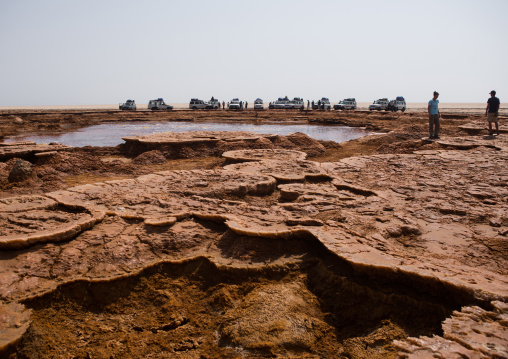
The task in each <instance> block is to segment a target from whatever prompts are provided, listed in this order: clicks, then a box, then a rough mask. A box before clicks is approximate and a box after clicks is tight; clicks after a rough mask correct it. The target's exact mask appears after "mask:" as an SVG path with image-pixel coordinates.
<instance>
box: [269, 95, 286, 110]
mask: <svg viewBox="0 0 508 359" xmlns="http://www.w3.org/2000/svg"><path fill="white" fill-rule="evenodd" d="M287 103H289V99H288V97H287V96H286V97H279V98H278V99H277V101H275V102H274V103H273V104H272V108H275V109H284V108H286V104H287Z"/></svg>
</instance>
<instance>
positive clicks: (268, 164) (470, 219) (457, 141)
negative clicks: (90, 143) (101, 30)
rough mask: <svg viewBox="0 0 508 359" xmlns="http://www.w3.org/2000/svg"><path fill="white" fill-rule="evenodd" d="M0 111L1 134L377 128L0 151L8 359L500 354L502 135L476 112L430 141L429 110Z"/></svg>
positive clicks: (506, 155)
mask: <svg viewBox="0 0 508 359" xmlns="http://www.w3.org/2000/svg"><path fill="white" fill-rule="evenodd" d="M0 115H1V116H0V117H1V119H2V121H4V122H5V121H6V119H10V120H9V121H11V122H9V125H5V123H2V127H1V128H2V131H3V133H9V131H12V129H13V128H15V129H16V131H21V133H22V132H23V131H26V132H30V131H32V130H37V131H45V130H46V129H50V128H51V127H55V126H61V127H62V128H63V127H65V126H67V125H66V124H67V122H70V120H71V118H70V117H69V116H71V117H72V122H74V123H75V124H78V125H79V124H81V125H84V124H90V123H91V122H94V121H100V118H101V117H102V121H104V119H105V120H106V121H124V120H129V119H134V116H143V117H144V118H145V119H146V120H171V119H174V120H176V119H178V120H181V119H182V117H185V118H186V119H188V120H195V119H196V118H200V120H208V119H217V118H223V117H226V118H227V117H234V116H236V117H238V116H243V117H244V118H243V119H244V120H252V117H256V118H257V120H258V121H310V122H328V123H338V124H348V125H357V126H365V127H367V128H370V129H374V130H376V131H381V130H384V131H386V133H385V134H380V135H376V136H367V137H364V138H361V139H358V140H354V141H350V142H347V143H342V144H337V143H334V142H320V141H315V140H313V139H311V138H309V137H307V136H305V135H303V134H298V133H297V134H294V135H291V136H266V135H255V134H245V133H223V134H217V133H213V134H212V133H188V134H186V136H185V137H180V138H179V139H178V138H175V136H174V135H164V136H161V135H156V136H153V137H151V138H146V137H143V138H142V139H128V141H126V144H125V145H120V146H117V147H114V148H106V147H102V148H94V147H88V148H87V147H85V148H57V149H54V150H53V149H48V148H44V149H43V148H37V147H38V146H35V145H34V144H32V143H24V144H18V145H14V146H15V147H16V148H18V150H17V151H18V152H13V151H12V148H14V147H12V148H11V149H9V151H10V152H8V151H4V152H1V151H2V148H5V147H7V146H3V147H2V146H0V155H1V154H2V153H6V154H5V157H3V158H2V157H0V158H2V159H1V161H2V162H0V354H1V355H3V356H4V357H10V358H42V357H55V358H95V357H99V358H120V357H122V358H140V357H146V358H172V357H183V358H240V357H281V358H283V357H284V358H285V357H298V358H332V357H333V358H366V357H369V358H424V357H441V358H464V357H471V358H476V357H477V358H505V357H508V349H507V348H508V328H507V326H508V325H507V318H508V304H507V303H508V279H507V278H508V277H507V274H508V273H507V268H508V267H507V262H508V245H507V241H508V228H507V227H508V200H507V198H508V196H507V194H508V190H507V188H508V166H507V165H506V164H507V163H508V137H506V135H505V134H501V135H500V136H496V137H494V138H490V137H485V134H486V132H485V126H483V127H481V125H480V120H481V118H480V117H479V116H473V115H470V116H469V115H463V114H461V115H454V114H447V115H446V116H445V118H444V119H443V126H442V135H441V139H440V140H439V141H429V140H426V139H425V138H424V137H425V135H426V133H427V124H426V117H425V116H424V114H418V113H405V114H400V113H399V114H391V113H371V112H367V111H366V112H364V113H347V112H344V113H336V112H316V111H314V112H310V113H307V112H299V111H281V112H274V111H263V112H260V113H255V112H253V111H249V112H247V111H246V112H244V113H238V114H234V113H230V112H226V111H218V112H212V111H181V112H178V111H175V112H174V113H163V114H152V113H149V112H148V113H136V114H132V113H129V114H125V113H116V112H113V111H110V112H106V113H100V114H99V113H70V114H69V113H67V114H64V113H23V112H21V113H17V114H13V113H2V114H0ZM12 117H18V118H21V119H22V121H21V122H20V121H19V120H16V121H13V120H12ZM10 124H12V125H13V126H11V125H10ZM484 125H485V124H484ZM15 126H17V127H15ZM20 126H21V127H20ZM23 126H24V127H23ZM474 126H476V127H477V128H476V129H474V131H475V132H474V134H471V131H473V129H472V128H473V127H474ZM461 127H463V128H461ZM478 127H479V129H478ZM219 135H220V136H219ZM176 137H178V136H176ZM168 139H169V140H168ZM204 139H205V140H204ZM50 146H51V145H50ZM13 153H14V154H13ZM41 153H42V155H41ZM222 155H224V157H222ZM20 158H22V159H23V160H25V161H29V163H30V164H31V169H30V171H27V175H26V178H25V179H23V180H19V181H15V182H13V181H9V179H8V178H9V173H10V171H11V169H12V168H13V166H14V164H15V162H16V161H18V160H19V159H20ZM231 162H233V164H231Z"/></svg>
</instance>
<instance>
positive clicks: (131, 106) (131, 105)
mask: <svg viewBox="0 0 508 359" xmlns="http://www.w3.org/2000/svg"><path fill="white" fill-rule="evenodd" d="M118 108H119V109H120V110H126V111H136V102H135V101H134V100H127V101H125V103H121V104H119V105H118Z"/></svg>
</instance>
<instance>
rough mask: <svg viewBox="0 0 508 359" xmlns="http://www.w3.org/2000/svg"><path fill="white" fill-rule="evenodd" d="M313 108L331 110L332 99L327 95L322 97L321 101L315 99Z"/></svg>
mask: <svg viewBox="0 0 508 359" xmlns="http://www.w3.org/2000/svg"><path fill="white" fill-rule="evenodd" d="M313 103H314V104H313V105H312V109H313V110H322V109H324V110H331V109H332V105H331V104H330V100H329V99H328V98H327V97H322V98H321V99H320V100H319V101H313Z"/></svg>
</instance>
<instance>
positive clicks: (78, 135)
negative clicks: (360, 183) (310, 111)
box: [5, 122, 367, 147]
mask: <svg viewBox="0 0 508 359" xmlns="http://www.w3.org/2000/svg"><path fill="white" fill-rule="evenodd" d="M170 131H172V132H186V131H251V132H257V133H273V134H277V135H283V136H287V135H289V134H291V133H295V132H302V133H305V134H307V135H308V136H310V137H312V138H315V139H317V140H326V141H335V142H344V141H349V140H352V139H355V138H359V137H362V136H365V135H367V132H366V131H365V130H363V129H360V128H351V127H345V126H334V125H308V124H288V123H285V124H253V123H244V122H243V123H230V122H227V123H209V122H206V123H204V122H150V123H147V122H123V123H105V124H101V125H96V126H90V127H85V128H82V129H80V130H78V131H76V132H68V133H62V134H52V135H48V134H44V135H33V136H20V137H11V138H7V139H6V140H5V142H13V141H35V142H36V143H50V142H57V143H61V144H64V145H68V146H73V147H83V146H116V145H119V144H121V143H124V141H123V140H122V137H126V136H136V135H150V134H153V133H159V132H170Z"/></svg>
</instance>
